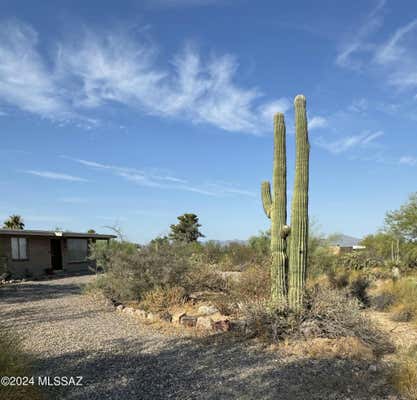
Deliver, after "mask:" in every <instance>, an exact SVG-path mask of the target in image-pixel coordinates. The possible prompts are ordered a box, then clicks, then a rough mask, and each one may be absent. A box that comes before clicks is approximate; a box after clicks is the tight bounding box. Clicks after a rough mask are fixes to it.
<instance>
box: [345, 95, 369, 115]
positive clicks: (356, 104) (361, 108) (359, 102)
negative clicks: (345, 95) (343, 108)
mask: <svg viewBox="0 0 417 400" xmlns="http://www.w3.org/2000/svg"><path fill="white" fill-rule="evenodd" d="M368 107H369V102H368V100H367V99H365V98H361V99H355V100H353V101H352V104H350V106H349V107H348V110H349V111H352V112H357V113H364V112H366V111H367V110H368Z"/></svg>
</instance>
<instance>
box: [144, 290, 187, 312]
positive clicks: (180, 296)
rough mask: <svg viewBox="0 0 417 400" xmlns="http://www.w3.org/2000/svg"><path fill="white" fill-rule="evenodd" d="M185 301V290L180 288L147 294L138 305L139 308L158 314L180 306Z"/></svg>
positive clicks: (153, 291)
mask: <svg viewBox="0 0 417 400" xmlns="http://www.w3.org/2000/svg"><path fill="white" fill-rule="evenodd" d="M186 299H187V296H186V292H185V289H184V288H182V287H180V286H174V287H171V288H157V289H154V290H152V291H150V292H147V293H146V294H145V296H144V297H143V299H142V301H141V302H140V303H139V308H141V309H144V310H146V311H152V312H159V311H165V310H167V309H170V308H172V307H175V306H178V305H182V304H184V303H185V301H186Z"/></svg>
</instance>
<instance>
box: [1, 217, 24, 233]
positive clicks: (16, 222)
mask: <svg viewBox="0 0 417 400" xmlns="http://www.w3.org/2000/svg"><path fill="white" fill-rule="evenodd" d="M24 228H25V224H24V222H23V219H22V217H21V216H20V215H16V214H14V215H11V216H10V217H9V218H8V219H6V221H4V223H3V229H17V230H21V229H24Z"/></svg>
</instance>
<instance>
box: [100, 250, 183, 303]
mask: <svg viewBox="0 0 417 400" xmlns="http://www.w3.org/2000/svg"><path fill="white" fill-rule="evenodd" d="M92 256H93V257H94V256H97V262H98V263H100V266H101V267H102V268H103V270H104V272H105V273H104V274H103V275H102V276H101V277H100V278H99V279H97V281H96V283H95V285H96V286H97V287H99V288H100V289H101V290H102V291H103V292H104V293H105V294H106V295H108V296H109V297H112V298H114V299H116V300H119V301H137V300H141V299H142V298H143V296H144V295H145V294H146V293H147V292H149V291H151V290H153V289H156V288H158V287H161V288H169V287H173V286H181V285H182V283H183V281H184V277H185V275H186V273H187V271H188V270H189V268H190V262H189V250H188V249H187V246H186V245H180V244H178V245H173V244H169V243H162V244H160V245H158V246H154V245H148V246H142V247H139V248H138V247H137V246H136V245H132V244H131V243H126V242H114V243H112V244H111V245H110V246H109V247H108V248H107V249H101V248H99V249H98V250H96V249H93V251H92Z"/></svg>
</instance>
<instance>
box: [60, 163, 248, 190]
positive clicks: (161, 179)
mask: <svg viewBox="0 0 417 400" xmlns="http://www.w3.org/2000/svg"><path fill="white" fill-rule="evenodd" d="M62 157H64V158H66V159H69V160H72V161H75V162H77V163H79V164H81V165H84V166H86V167H89V168H93V169H96V170H104V171H108V172H110V173H112V174H113V175H115V176H118V177H121V178H123V179H125V180H126V181H129V182H132V183H134V184H137V185H140V186H145V187H153V188H159V189H172V190H181V191H187V192H194V193H199V194H203V195H207V196H214V197H222V196H228V195H241V196H250V197H253V196H255V194H254V193H253V192H251V191H248V190H244V189H242V188H240V187H239V186H237V185H234V184H230V183H225V182H207V183H203V184H199V185H194V184H191V183H189V182H188V180H186V179H183V178H178V177H175V176H173V175H172V174H169V175H167V174H165V175H163V174H162V173H161V172H158V170H153V171H148V170H140V169H136V168H131V167H124V166H116V165H111V164H104V163H99V162H96V161H90V160H83V159H77V158H72V157H67V156H62Z"/></svg>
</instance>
